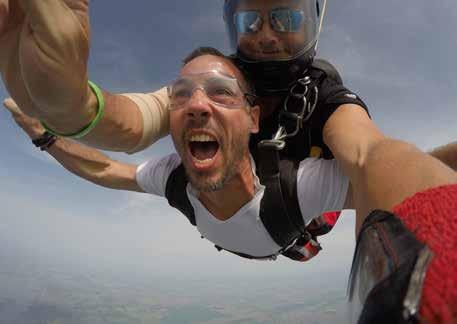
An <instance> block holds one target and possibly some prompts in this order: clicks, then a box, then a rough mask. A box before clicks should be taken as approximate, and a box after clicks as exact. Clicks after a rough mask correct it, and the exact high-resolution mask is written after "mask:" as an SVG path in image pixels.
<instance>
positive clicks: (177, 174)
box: [165, 163, 197, 226]
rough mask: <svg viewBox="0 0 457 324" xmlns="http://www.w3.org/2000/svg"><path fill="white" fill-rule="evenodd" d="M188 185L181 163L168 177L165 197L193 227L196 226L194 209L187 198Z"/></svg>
mask: <svg viewBox="0 0 457 324" xmlns="http://www.w3.org/2000/svg"><path fill="white" fill-rule="evenodd" d="M187 183H188V180H187V175H186V172H185V170H184V165H183V164H182V163H181V164H180V165H179V167H177V168H176V169H174V170H173V171H172V172H171V174H170V176H169V177H168V180H167V185H166V188H165V197H166V198H167V199H168V203H169V204H170V206H171V207H174V208H176V209H178V210H179V211H180V212H181V213H183V214H184V215H185V216H186V217H187V219H188V220H189V222H190V223H191V224H192V225H194V226H196V225H197V223H196V222H195V212H194V208H193V207H192V204H191V203H190V201H189V198H188V197H187V192H186V188H187Z"/></svg>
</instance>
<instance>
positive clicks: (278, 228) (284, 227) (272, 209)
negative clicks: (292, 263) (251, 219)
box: [258, 142, 305, 248]
mask: <svg viewBox="0 0 457 324" xmlns="http://www.w3.org/2000/svg"><path fill="white" fill-rule="evenodd" d="M258 161H259V168H258V170H259V178H260V182H261V183H262V184H263V185H264V186H265V192H264V195H263V198H262V201H261V202H260V219H261V220H262V223H263V224H264V226H265V228H266V229H267V231H268V233H269V234H270V235H271V237H272V238H273V240H274V241H275V242H276V243H277V244H278V245H279V246H281V247H282V248H286V247H288V246H289V245H290V244H291V243H292V242H293V241H294V240H295V239H296V238H297V237H299V236H301V235H302V234H303V233H304V231H305V229H304V228H305V226H304V222H303V217H302V215H301V212H300V208H299V205H298V198H297V191H296V190H297V174H296V173H297V164H296V163H294V162H291V161H286V160H284V161H281V162H280V160H279V151H278V150H277V148H275V147H273V146H269V145H262V142H261V143H259V159H258ZM280 169H281V170H280ZM280 171H281V172H280Z"/></svg>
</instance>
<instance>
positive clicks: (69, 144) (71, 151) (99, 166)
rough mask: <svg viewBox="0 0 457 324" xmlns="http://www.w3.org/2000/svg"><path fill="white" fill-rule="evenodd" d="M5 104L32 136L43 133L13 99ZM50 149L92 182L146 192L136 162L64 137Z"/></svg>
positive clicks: (68, 168) (114, 187)
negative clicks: (119, 159) (117, 158)
mask: <svg viewBox="0 0 457 324" xmlns="http://www.w3.org/2000/svg"><path fill="white" fill-rule="evenodd" d="M4 104H5V107H6V108H7V109H8V110H9V111H10V112H11V114H12V116H13V118H14V120H15V122H16V123H17V124H18V126H20V127H21V128H22V129H23V130H24V132H26V133H27V135H28V136H29V137H30V139H32V140H33V139H37V138H39V137H40V136H42V135H43V133H44V128H43V127H42V126H41V124H40V122H39V121H38V120H37V119H34V118H31V117H28V116H27V115H25V114H24V113H22V111H21V110H20V109H19V108H18V107H17V106H16V104H15V103H14V101H12V100H7V101H5V103H4ZM47 152H48V153H49V154H50V155H52V156H53V157H54V158H55V159H56V160H57V162H59V163H60V164H61V165H62V166H63V167H64V168H65V169H67V170H68V171H70V172H71V173H73V174H75V175H77V176H79V177H81V178H84V179H86V180H88V181H90V182H93V183H95V184H98V185H100V186H103V187H107V188H112V189H121V190H130V191H138V192H143V190H142V189H141V188H140V187H139V186H138V184H137V181H136V166H135V165H130V164H125V163H121V162H117V161H114V160H112V159H110V158H109V157H107V156H106V155H104V154H102V153H101V152H100V151H98V150H96V149H93V148H89V147H87V146H84V145H82V144H79V143H76V142H73V141H71V140H66V139H62V138H57V140H56V141H55V143H54V144H53V145H52V146H50V147H49V148H48V149H47Z"/></svg>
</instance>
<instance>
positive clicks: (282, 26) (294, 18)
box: [270, 9, 304, 33]
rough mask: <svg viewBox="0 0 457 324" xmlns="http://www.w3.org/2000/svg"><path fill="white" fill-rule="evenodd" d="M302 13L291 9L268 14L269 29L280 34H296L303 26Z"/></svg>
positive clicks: (276, 10) (273, 11)
mask: <svg viewBox="0 0 457 324" xmlns="http://www.w3.org/2000/svg"><path fill="white" fill-rule="evenodd" d="M303 21H304V15H303V11H300V10H292V9H275V10H272V11H271V13H270V24H271V27H272V28H273V29H274V30H275V31H277V32H282V33H290V32H297V31H299V30H300V28H301V26H302V25H303Z"/></svg>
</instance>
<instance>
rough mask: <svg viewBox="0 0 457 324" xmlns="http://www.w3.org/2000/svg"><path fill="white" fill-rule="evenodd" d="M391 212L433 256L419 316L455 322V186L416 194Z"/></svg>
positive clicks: (438, 321)
mask: <svg viewBox="0 0 457 324" xmlns="http://www.w3.org/2000/svg"><path fill="white" fill-rule="evenodd" d="M393 212H394V213H395V214H396V215H398V216H399V218H400V219H401V220H402V221H403V222H404V224H405V225H406V227H407V228H408V229H409V230H410V231H411V232H413V233H414V234H415V235H416V237H417V239H418V240H420V241H422V242H424V243H426V244H427V245H428V247H429V248H430V249H431V250H432V251H433V253H434V257H433V260H432V262H431V263H430V265H429V268H428V271H427V275H426V277H425V284H424V290H423V294H422V299H421V309H420V315H421V317H422V318H424V319H425V320H426V321H427V323H457V271H456V269H455V268H456V266H457V185H448V186H442V187H437V188H433V189H430V190H426V191H423V192H421V193H417V194H416V195H414V196H413V197H411V198H408V199H406V200H405V201H403V202H402V203H401V204H399V205H398V206H396V207H395V208H394V210H393Z"/></svg>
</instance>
